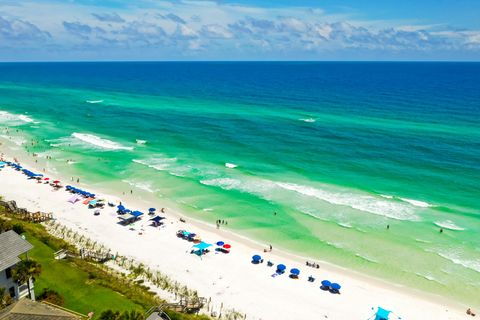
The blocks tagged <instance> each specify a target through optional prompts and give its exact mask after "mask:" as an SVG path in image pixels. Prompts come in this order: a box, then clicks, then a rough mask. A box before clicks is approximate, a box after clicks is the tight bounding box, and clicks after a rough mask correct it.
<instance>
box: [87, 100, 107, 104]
mask: <svg viewBox="0 0 480 320" xmlns="http://www.w3.org/2000/svg"><path fill="white" fill-rule="evenodd" d="M85 102H86V103H93V104H96V103H102V102H103V100H86V101H85Z"/></svg>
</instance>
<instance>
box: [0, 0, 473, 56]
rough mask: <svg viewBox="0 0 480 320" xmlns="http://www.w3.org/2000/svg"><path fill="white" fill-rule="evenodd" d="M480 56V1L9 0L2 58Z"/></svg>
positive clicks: (0, 42)
mask: <svg viewBox="0 0 480 320" xmlns="http://www.w3.org/2000/svg"><path fill="white" fill-rule="evenodd" d="M117 60H140V61H145V60H148V61H152V60H166V61H171V60H174V61H178V60H180V61H183V60H188V61H191V60H194V61H196V60H201V61H203V60H294V61H295V60H302V61H306V60H360V61H363V60H382V61H384V60H395V61H397V60H399V61H405V60H406V61H411V60H415V61H417V60H420V61H424V60H427V61H438V60H441V61H480V1H479V0H415V1H414V0H396V1H393V0H344V1H333V0H316V1H315V0H297V1H287V0H271V1H266V0H218V1H210V0H181V1H169V0H137V1H134V0H130V1H127V0H122V1H121V0H103V1H99V0H37V1H32V0H22V1H18V0H0V61H117Z"/></svg>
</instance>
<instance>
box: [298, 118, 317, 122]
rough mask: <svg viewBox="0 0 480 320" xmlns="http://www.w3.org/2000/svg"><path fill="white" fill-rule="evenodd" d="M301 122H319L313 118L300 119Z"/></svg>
mask: <svg viewBox="0 0 480 320" xmlns="http://www.w3.org/2000/svg"><path fill="white" fill-rule="evenodd" d="M299 120H300V121H303V122H308V123H313V122H315V121H317V120H315V119H313V118H305V119H299Z"/></svg>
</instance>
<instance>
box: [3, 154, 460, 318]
mask: <svg viewBox="0 0 480 320" xmlns="http://www.w3.org/2000/svg"><path fill="white" fill-rule="evenodd" d="M2 149H3V148H2ZM12 151H13V150H12ZM12 151H11V152H12ZM20 153H25V157H26V152H25V150H22V151H21V152H20ZM19 160H21V162H22V163H25V164H27V165H28V167H29V168H30V169H33V168H35V167H38V164H36V165H35V164H32V163H31V162H30V161H29V160H31V159H28V158H27V160H25V159H23V158H22V159H19ZM7 170H8V171H12V172H13V170H12V169H11V168H5V169H4V171H7ZM39 172H40V171H39ZM15 174H16V176H17V177H18V179H17V178H14V176H11V175H9V177H11V178H10V179H9V180H12V181H7V184H10V183H11V184H12V188H7V190H8V192H4V191H1V193H2V195H3V196H5V193H7V196H8V197H12V199H6V200H15V201H17V203H19V205H20V206H24V207H27V208H28V209H31V208H35V207H36V208H37V209H38V208H48V207H50V208H51V209H52V210H46V211H53V212H54V215H55V217H56V219H57V221H58V222H60V223H62V224H64V225H67V226H68V227H70V228H74V229H77V230H78V231H79V232H83V233H85V234H88V235H89V237H92V238H96V239H97V240H99V241H101V242H102V243H105V241H107V243H106V244H107V246H108V247H110V248H111V247H112V246H111V245H110V244H111V243H108V239H105V237H102V235H101V230H98V227H99V226H95V219H96V218H95V217H93V215H92V214H90V215H88V216H87V218H88V219H85V220H86V221H84V222H79V221H78V220H75V219H73V220H72V219H71V218H70V216H69V215H71V214H72V213H71V211H70V210H68V208H66V207H67V202H66V200H67V199H68V194H67V193H65V192H64V191H62V190H59V191H58V192H56V193H54V194H58V195H60V196H59V198H61V200H62V202H63V203H64V204H63V206H62V205H61V204H60V203H59V204H58V205H57V206H52V205H51V204H50V206H49V205H47V204H45V203H43V202H42V203H40V202H41V201H39V200H38V199H37V201H36V203H35V201H34V200H33V199H28V196H26V195H22V194H19V192H15V191H14V188H13V187H15V186H20V185H21V186H25V187H26V188H29V189H30V190H37V189H38V190H40V189H41V191H45V190H46V189H47V188H38V187H43V185H38V187H37V184H36V183H32V181H28V180H27V179H26V177H25V176H23V175H22V174H20V173H18V172H15ZM3 176H4V172H0V178H3ZM54 176H56V177H57V178H58V177H59V174H58V173H55V174H54ZM49 177H51V175H49ZM22 180H24V181H23V182H22ZM63 181H69V180H68V179H66V180H63ZM74 185H76V184H75V183H74ZM80 186H85V184H83V183H80ZM30 187H31V188H30ZM32 188H33V189H32ZM46 191H47V192H46V193H45V192H40V191H39V192H38V193H41V194H42V196H45V197H46V198H50V197H51V194H52V192H48V191H49V190H46ZM89 191H97V190H93V189H89ZM99 191H101V190H99ZM48 194H50V196H48ZM101 194H104V193H101ZM106 197H110V198H115V199H119V197H115V196H113V197H111V196H106ZM40 198H42V197H40ZM124 198H127V201H126V203H127V204H128V206H129V207H135V208H139V209H140V208H142V209H144V208H148V206H147V204H148V201H145V200H139V199H132V198H134V197H132V196H130V195H126V196H124ZM72 207H73V209H74V211H78V213H79V214H83V215H85V212H89V211H90V210H88V209H87V208H85V207H83V206H82V205H81V204H77V205H76V207H75V206H72ZM57 210H58V211H61V213H58V214H57V213H55V211H57ZM67 211H69V212H67ZM105 211H106V210H105ZM104 216H105V213H102V218H104ZM110 216H111V217H113V215H110ZM110 216H109V217H106V218H108V220H106V219H105V220H106V221H105V226H107V225H109V224H111V223H112V219H111V217H110ZM166 216H167V225H166V227H165V228H164V229H167V230H161V235H162V238H164V239H162V240H165V241H166V242H168V243H169V244H171V245H173V244H174V245H173V246H174V247H176V248H179V247H182V246H181V245H180V246H178V244H180V243H181V244H184V243H183V241H182V240H180V239H178V238H176V237H175V234H174V231H176V228H181V226H185V227H187V226H188V227H189V228H193V229H194V230H195V231H196V230H199V231H200V233H201V234H202V235H208V237H207V239H208V241H209V242H213V240H215V239H223V240H228V241H229V243H231V244H232V245H233V250H232V253H231V254H230V255H229V256H228V258H231V257H232V256H233V257H235V258H232V259H236V260H235V261H236V262H239V261H240V258H242V260H241V261H242V262H247V263H248V264H250V260H249V259H250V257H251V256H252V255H253V254H255V253H259V254H261V255H262V256H264V258H265V260H267V259H270V260H272V261H274V262H277V263H279V262H283V263H285V264H287V267H288V268H291V267H297V268H300V269H301V270H302V275H301V278H302V279H301V280H300V281H294V280H291V279H282V281H283V282H285V281H286V283H285V284H283V283H282V285H285V286H286V287H285V289H286V291H287V292H283V294H282V293H280V292H279V293H276V294H277V295H280V296H281V297H282V298H283V299H279V300H280V301H282V302H286V300H285V298H286V297H285V296H284V294H285V293H288V292H289V291H290V290H294V291H296V290H298V288H296V287H294V285H293V283H295V284H297V283H301V287H315V289H316V290H313V291H312V290H306V291H308V294H309V295H310V294H312V292H316V293H314V294H315V295H316V297H313V299H309V303H308V304H306V305H304V307H303V309H304V310H303V311H302V312H304V313H305V314H304V316H305V317H311V316H315V315H316V313H315V312H324V313H325V315H326V316H327V314H328V316H334V319H347V318H351V317H352V316H353V317H356V318H358V317H359V316H360V314H361V316H368V315H369V314H368V313H370V315H371V313H372V311H371V309H370V308H371V307H376V306H384V307H387V308H388V307H390V306H386V305H382V303H380V302H378V303H376V304H377V305H375V304H372V303H371V302H367V301H368V300H367V301H365V299H366V298H367V297H365V294H370V291H371V290H370V289H372V288H373V289H374V290H373V291H374V292H376V293H377V294H376V295H375V296H377V298H380V297H383V296H384V294H385V295H388V296H390V295H392V294H393V295H394V296H396V298H397V299H394V301H400V302H405V301H408V300H412V301H410V302H409V303H407V304H405V306H409V305H411V304H412V303H415V302H417V303H418V304H421V305H423V306H419V307H418V308H412V309H414V310H415V313H412V314H410V315H409V316H408V318H410V319H417V318H418V319H423V318H424V317H425V316H426V315H429V316H431V315H432V313H431V312H429V313H425V314H424V315H423V316H422V317H420V316H419V317H417V315H418V310H417V309H419V308H420V309H424V310H425V312H427V310H429V311H432V310H436V311H434V313H436V316H437V317H436V318H437V319H457V318H458V317H461V315H463V314H465V313H464V311H462V310H466V308H467V306H464V305H462V304H461V303H458V302H455V301H451V300H450V299H447V298H445V297H442V296H437V295H434V294H431V293H428V292H424V291H420V290H418V289H414V288H407V287H404V286H402V285H398V284H395V283H391V282H388V281H386V280H383V279H378V278H374V277H372V276H369V275H366V274H361V273H359V272H356V271H354V270H350V269H348V268H343V267H340V266H336V265H333V264H330V263H328V262H325V261H318V260H317V259H315V263H318V264H319V265H320V269H318V270H316V271H315V272H314V270H313V269H311V268H309V267H306V266H305V261H310V260H309V259H308V258H307V257H302V256H298V255H294V254H291V253H289V252H285V251H281V250H277V249H274V251H273V252H271V253H264V252H262V251H263V248H265V246H262V244H261V243H259V242H256V241H255V240H252V239H249V238H247V237H244V236H242V235H239V234H237V233H235V232H234V231H231V230H225V229H220V230H218V229H216V228H215V226H212V225H211V224H209V223H207V222H204V221H201V220H198V219H195V218H192V217H188V216H186V215H183V214H181V212H177V211H176V210H172V209H171V208H167V212H166ZM77 217H78V216H77ZM180 217H184V218H187V219H188V220H187V223H185V224H183V223H181V222H179V221H178V219H179V218H180ZM87 220H88V221H87ZM97 220H98V219H97ZM114 221H115V222H116V221H117V219H116V217H115V219H114ZM143 222H145V219H144V221H143ZM172 225H173V226H172ZM117 226H118V225H117V224H115V227H116V228H115V229H118V230H119V232H120V231H127V232H126V233H125V232H123V235H127V234H128V233H129V232H128V230H126V229H127V227H120V228H117ZM95 227H97V229H95ZM122 229H123V230H122ZM95 233H97V234H95ZM148 233H150V230H148ZM167 233H168V235H167ZM130 234H131V233H130ZM114 236H117V237H118V235H117V234H115V235H114ZM167 236H168V237H167ZM107 238H108V237H107ZM167 238H168V239H167ZM117 239H118V238H117ZM136 242H138V243H139V244H142V243H143V242H142V241H141V239H138V241H136ZM183 247H185V246H183ZM237 248H238V251H240V252H237ZM122 254H124V253H122ZM182 254H183V257H181V258H180V259H183V260H188V261H189V262H191V259H188V257H191V255H186V257H185V254H184V253H183V252H182ZM124 255H125V254H124ZM126 255H127V256H131V255H130V254H126ZM237 255H238V257H237ZM132 256H133V258H135V260H138V261H141V262H142V263H143V262H146V265H148V266H149V267H153V268H159V267H160V264H155V263H156V262H158V261H152V260H151V259H149V257H148V255H142V256H141V257H139V256H138V255H135V254H133V255H132ZM225 257H227V256H225ZM197 258H198V257H197ZM215 258H217V257H215ZM222 258H223V257H222ZM154 262H155V263H154ZM197 262H198V261H197ZM200 263H202V262H200ZM215 266H221V262H219V261H217V262H216V264H213V265H212V266H210V268H207V272H206V274H208V272H209V271H212V267H213V268H214V267H215ZM244 267H245V265H244ZM258 267H260V268H257V267H253V269H252V270H253V271H252V272H253V275H252V276H254V275H255V273H258V270H259V269H262V270H263V269H265V265H262V266H258ZM159 270H161V271H162V272H163V271H165V270H164V269H162V268H159ZM187 270H188V269H187ZM202 271H203V270H202ZM249 271H250V269H249ZM269 271H271V272H273V271H274V270H271V269H270V270H269ZM309 272H311V273H312V274H314V276H315V277H316V282H315V283H314V284H311V283H309V282H307V281H306V277H307V275H308V273H309ZM187 273H188V271H187ZM304 273H306V274H304ZM240 274H241V273H240ZM321 274H330V275H332V276H330V278H331V279H334V277H337V279H338V278H341V279H343V280H338V281H339V282H340V283H341V284H342V285H343V286H344V289H343V290H345V291H344V292H345V293H342V295H330V294H328V293H324V292H323V291H321V290H320V289H319V288H318V285H319V284H320V283H319V282H320V281H321V280H322V279H323V278H322V276H321ZM177 275H178V274H177ZM171 276H172V278H174V279H176V280H177V276H176V275H175V274H171ZM237 276H238V272H237ZM180 278H183V279H181V280H180V282H182V283H184V284H187V286H188V287H191V286H190V282H189V277H185V275H183V274H182V275H180ZM284 278H286V276H284ZM325 278H328V277H325ZM220 279H222V277H220ZM256 280H257V281H258V282H259V283H262V285H263V284H265V286H268V287H270V288H271V289H272V290H275V286H271V283H270V284H269V280H271V279H269V278H267V277H265V279H263V278H262V279H258V277H257V279H256ZM275 280H276V279H275ZM334 281H335V280H334ZM270 282H272V281H270ZM351 282H353V283H355V284H356V288H355V290H353V289H354V288H353V287H351ZM196 285H198V284H196ZM200 286H205V283H202V284H201V285H200ZM234 287H235V288H237V287H238V288H242V287H243V289H245V288H244V286H243V285H242V283H240V284H236V285H235V286H234ZM297 287H298V286H297ZM192 288H193V289H195V290H198V292H199V293H200V294H201V295H202V294H203V292H205V291H209V290H205V288H200V287H194V286H192ZM367 288H369V289H367ZM202 289H203V290H202ZM309 289H311V288H309ZM359 289H361V290H359ZM227 290H229V291H236V290H235V289H230V286H227V287H226V288H223V291H224V292H226V291H227ZM237 290H238V289H237ZM347 290H348V291H350V290H352V291H356V293H357V294H358V297H357V298H358V299H357V298H355V297H353V299H352V297H351V296H350V294H348V293H347V292H348V291H347ZM359 291H360V292H359ZM362 292H363V293H362ZM367 292H368V293H367ZM378 293H382V294H380V295H378ZM298 294H299V295H300V296H304V294H302V292H301V291H300V292H299V293H298ZM346 295H348V298H349V300H350V299H352V300H351V301H350V302H351V303H353V304H354V305H357V307H355V308H353V309H357V310H361V311H366V312H363V313H353V314H348V313H344V312H343V311H344V310H342V308H341V305H342V304H343V303H344V301H342V300H343V297H345V296H346ZM221 296H222V295H221ZM221 296H220V297H219V298H218V299H217V298H212V299H214V300H217V301H222V297H221ZM326 296H327V297H329V299H327V300H328V301H329V303H331V305H328V304H327V305H323V306H322V308H321V309H318V308H315V306H314V304H316V303H318V300H325V297H326ZM243 298H244V302H245V297H243ZM256 298H257V300H254V301H258V299H262V297H261V296H258V295H257V297H256ZM310 298H312V297H311V296H310ZM315 298H318V299H315ZM398 298H401V299H398ZM263 299H264V300H265V297H263ZM419 299H420V300H419ZM226 300H229V301H228V302H225V304H226V305H228V306H229V307H232V308H235V309H238V310H239V311H240V312H242V313H246V314H247V316H248V319H253V318H251V317H252V316H257V314H255V311H254V310H251V309H252V308H250V307H248V304H247V305H246V304H245V303H235V302H232V300H233V301H235V295H233V296H231V297H229V299H226ZM248 300H250V299H248ZM274 300H275V299H274ZM335 300H338V301H335ZM357 300H358V301H357ZM260 301H261V300H260ZM223 302H224V301H222V303H223ZM324 303H325V301H323V303H322V304H324ZM368 303H370V304H372V305H369V304H368ZM396 305H398V303H392V305H391V308H392V309H393V310H394V311H395V312H396V313H397V314H399V315H401V316H402V317H403V318H407V316H406V315H407V311H408V310H407V308H405V310H400V309H394V308H395V307H397V306H396ZM425 305H427V306H425ZM277 307H278V305H277V304H274V305H272V306H270V309H269V310H267V312H266V313H264V312H259V314H260V315H261V316H263V317H260V318H258V319H271V318H276V319H289V318H288V317H287V318H282V315H280V314H277V312H278V310H276V308H277ZM309 307H310V308H311V310H308V308H309ZM305 308H307V310H305ZM445 308H448V309H451V310H450V312H445V310H444V309H445ZM267 309H268V308H267ZM295 311H296V312H295V315H297V314H299V312H298V310H295ZM451 311H453V312H451ZM357 312H358V311H357ZM453 314H456V315H457V317H455V318H451V317H450V316H452V315H453Z"/></svg>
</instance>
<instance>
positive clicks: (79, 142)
mask: <svg viewBox="0 0 480 320" xmlns="http://www.w3.org/2000/svg"><path fill="white" fill-rule="evenodd" d="M50 142H53V143H51V144H50V146H52V147H60V146H67V145H68V146H72V145H73V146H82V147H93V148H95V149H100V150H110V151H113V150H133V147H127V146H123V145H121V144H119V143H117V142H114V141H111V140H108V139H104V138H101V137H98V136H96V135H93V134H89V133H78V132H74V133H72V135H71V136H70V137H65V138H60V139H56V140H50Z"/></svg>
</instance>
